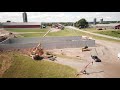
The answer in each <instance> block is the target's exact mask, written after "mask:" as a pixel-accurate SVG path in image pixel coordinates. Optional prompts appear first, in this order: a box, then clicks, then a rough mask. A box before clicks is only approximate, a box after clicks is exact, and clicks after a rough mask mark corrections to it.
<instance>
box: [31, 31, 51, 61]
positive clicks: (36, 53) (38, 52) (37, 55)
mask: <svg viewBox="0 0 120 90" xmlns="http://www.w3.org/2000/svg"><path fill="white" fill-rule="evenodd" d="M50 31H51V30H49V31H48V32H47V33H45V34H44V35H43V37H45V36H46V35H47V34H48V33H49V32H50ZM41 45H42V44H41V43H39V44H38V45H37V46H36V47H34V48H33V49H32V50H31V51H30V56H31V58H32V59H34V60H41V59H43V58H44V57H43V54H44V50H43V48H42V46H41Z"/></svg>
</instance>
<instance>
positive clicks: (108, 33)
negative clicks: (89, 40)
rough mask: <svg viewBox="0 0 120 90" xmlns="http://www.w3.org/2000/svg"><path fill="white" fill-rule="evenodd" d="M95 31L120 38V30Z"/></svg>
mask: <svg viewBox="0 0 120 90" xmlns="http://www.w3.org/2000/svg"><path fill="white" fill-rule="evenodd" d="M95 33H99V34H104V35H108V36H113V37H117V38H120V30H119V31H100V32H95Z"/></svg>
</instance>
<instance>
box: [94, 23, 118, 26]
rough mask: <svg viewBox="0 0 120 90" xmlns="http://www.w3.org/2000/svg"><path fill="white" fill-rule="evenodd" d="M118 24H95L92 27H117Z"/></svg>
mask: <svg viewBox="0 0 120 90" xmlns="http://www.w3.org/2000/svg"><path fill="white" fill-rule="evenodd" d="M118 25H120V23H110V24H96V25H94V26H118Z"/></svg>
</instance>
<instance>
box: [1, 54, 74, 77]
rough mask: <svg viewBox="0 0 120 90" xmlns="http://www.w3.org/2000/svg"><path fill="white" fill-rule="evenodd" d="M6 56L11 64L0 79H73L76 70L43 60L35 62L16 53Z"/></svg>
mask: <svg viewBox="0 0 120 90" xmlns="http://www.w3.org/2000/svg"><path fill="white" fill-rule="evenodd" d="M6 55H9V58H10V57H11V58H12V59H11V60H12V64H11V66H10V68H9V69H8V70H6V72H5V73H4V74H3V75H2V77H1V78H75V74H76V70H75V69H73V68H71V67H69V66H65V65H61V64H57V63H55V62H49V61H45V60H41V61H35V60H32V59H31V58H29V57H27V56H23V55H21V54H19V53H17V52H9V53H8V54H6ZM1 59H2V58H1V57H0V60H1Z"/></svg>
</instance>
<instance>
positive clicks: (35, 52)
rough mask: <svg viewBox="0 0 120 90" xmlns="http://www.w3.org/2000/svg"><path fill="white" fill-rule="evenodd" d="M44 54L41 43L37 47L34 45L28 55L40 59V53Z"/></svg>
mask: <svg viewBox="0 0 120 90" xmlns="http://www.w3.org/2000/svg"><path fill="white" fill-rule="evenodd" d="M43 54H44V51H43V49H42V48H41V44H40V45H39V46H37V47H34V48H33V49H32V51H31V53H30V56H31V57H32V59H34V60H41V59H43V57H42V55H43Z"/></svg>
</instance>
